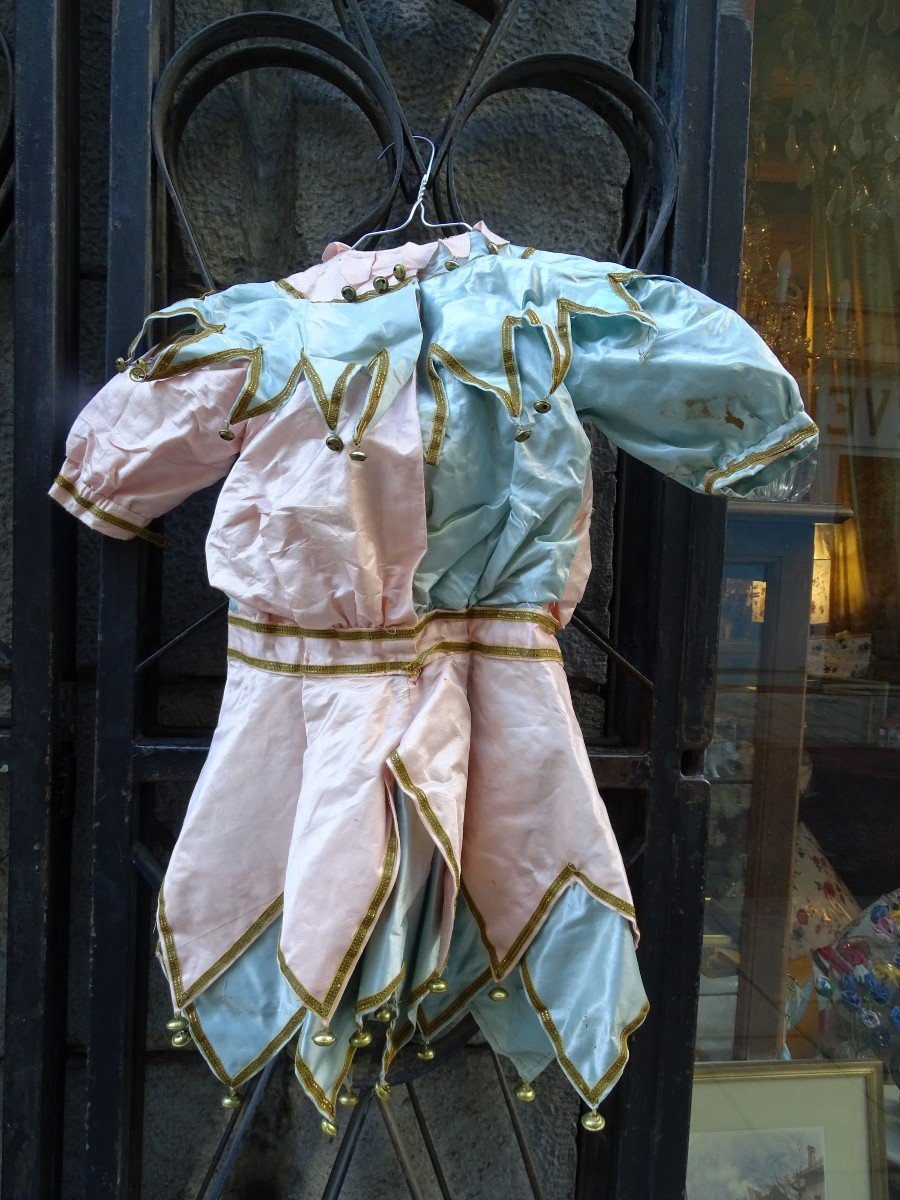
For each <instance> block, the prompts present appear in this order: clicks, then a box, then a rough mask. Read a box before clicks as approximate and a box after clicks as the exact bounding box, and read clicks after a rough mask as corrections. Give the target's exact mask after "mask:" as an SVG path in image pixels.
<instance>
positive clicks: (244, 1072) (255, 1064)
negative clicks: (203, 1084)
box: [185, 1004, 306, 1088]
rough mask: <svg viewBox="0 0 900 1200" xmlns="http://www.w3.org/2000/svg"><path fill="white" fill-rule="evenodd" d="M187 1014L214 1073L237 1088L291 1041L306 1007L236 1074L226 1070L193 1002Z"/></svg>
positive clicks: (195, 1037) (195, 1039)
mask: <svg viewBox="0 0 900 1200" xmlns="http://www.w3.org/2000/svg"><path fill="white" fill-rule="evenodd" d="M185 1016H186V1017H187V1019H188V1024H189V1025H190V1027H191V1033H192V1034H193V1037H194V1041H195V1042H196V1043H197V1045H198V1046H199V1047H200V1048H201V1049H202V1051H203V1053H204V1055H205V1056H206V1060H207V1062H208V1063H209V1065H210V1067H212V1069H213V1071H214V1073H215V1074H216V1075H217V1076H218V1077H219V1079H221V1080H222V1082H223V1083H226V1084H228V1086H229V1087H233V1088H236V1087H240V1085H241V1084H242V1083H245V1082H246V1081H247V1080H248V1079H249V1078H250V1077H251V1075H255V1074H256V1072H257V1071H259V1070H261V1069H262V1068H263V1067H264V1066H265V1065H266V1063H267V1062H268V1061H269V1059H270V1058H271V1057H272V1055H273V1054H274V1053H276V1051H277V1050H279V1049H280V1048H281V1047H282V1046H283V1045H284V1043H285V1042H287V1041H289V1040H290V1038H292V1037H293V1035H294V1034H295V1033H296V1032H297V1030H298V1029H299V1028H300V1026H301V1025H302V1024H303V1018H304V1017H305V1016H306V1009H305V1008H300V1009H298V1010H297V1012H295V1013H294V1015H293V1016H292V1017H291V1018H290V1019H289V1020H288V1021H287V1023H286V1024H285V1025H284V1026H283V1027H282V1028H281V1030H280V1031H279V1032H278V1033H277V1034H276V1035H275V1037H273V1038H272V1040H271V1041H270V1042H269V1043H268V1044H267V1045H266V1046H265V1047H264V1048H263V1049H262V1050H260V1052H259V1054H257V1055H256V1057H255V1058H253V1059H251V1061H250V1062H249V1063H247V1065H246V1066H245V1067H241V1069H240V1071H238V1073H237V1074H236V1075H229V1074H228V1072H227V1071H226V1070H225V1067H224V1066H223V1064H222V1060H221V1059H220V1058H219V1056H218V1054H216V1052H215V1050H214V1049H213V1046H212V1043H211V1042H210V1040H209V1038H208V1037H207V1036H206V1032H205V1030H204V1028H203V1026H202V1024H201V1023H200V1016H199V1014H198V1012H197V1010H196V1008H195V1007H194V1005H193V1004H191V1005H189V1006H188V1007H187V1008H186V1009H185Z"/></svg>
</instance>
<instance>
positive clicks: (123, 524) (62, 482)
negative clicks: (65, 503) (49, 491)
mask: <svg viewBox="0 0 900 1200" xmlns="http://www.w3.org/2000/svg"><path fill="white" fill-rule="evenodd" d="M55 483H56V485H57V487H61V488H62V489H63V491H65V492H68V493H69V495H70V496H71V497H72V499H73V500H74V501H75V502H76V503H77V504H80V505H81V507H82V508H83V509H84V510H85V512H89V513H90V514H91V516H92V517H98V518H99V519H100V520H101V521H106V523H107V524H108V525H115V527H116V528H117V529H124V530H126V531H127V532H128V533H133V534H134V535H135V537H139V538H143V539H144V541H145V542H149V543H150V545H151V546H164V545H165V544H166V539H165V538H164V537H163V536H162V534H161V533H154V532H153V530H152V529H144V527H143V526H142V525H134V524H132V522H131V521H126V520H125V519H124V517H117V516H116V515H115V513H111V512H107V511H106V509H103V508H100V506H99V505H97V504H94V502H93V500H88V498H87V496H82V494H81V492H79V491H78V489H77V488H76V487H75V484H74V483H71V482H70V481H69V480H68V479H66V477H65V476H64V475H57V477H56V480H55Z"/></svg>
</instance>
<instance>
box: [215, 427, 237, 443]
mask: <svg viewBox="0 0 900 1200" xmlns="http://www.w3.org/2000/svg"><path fill="white" fill-rule="evenodd" d="M219 437H220V438H221V439H222V441H223V442H233V441H234V430H233V429H232V428H231V427H230V426H228V425H226V426H225V428H224V429H220V430H219Z"/></svg>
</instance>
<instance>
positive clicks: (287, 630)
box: [228, 608, 559, 642]
mask: <svg viewBox="0 0 900 1200" xmlns="http://www.w3.org/2000/svg"><path fill="white" fill-rule="evenodd" d="M437 620H442V621H468V620H477V621H527V622H529V623H530V624H534V625H540V626H541V627H542V628H544V629H547V630H549V632H550V633H556V631H557V629H559V623H558V622H557V621H554V619H553V617H551V616H550V614H549V613H546V612H541V611H540V610H536V609H529V608H464V609H455V610H454V609H450V610H446V611H442V610H440V609H438V610H436V611H435V612H430V613H426V615H425V616H424V617H422V618H421V620H419V621H417V622H416V624H415V625H408V626H397V625H394V626H389V627H386V628H383V629H312V628H309V627H308V626H306V625H290V624H278V623H270V622H268V621H253V620H251V619H250V618H249V617H241V616H238V615H237V613H229V614H228V624H229V625H234V626H235V628H237V629H247V630H249V631H250V632H251V633H265V634H268V635H270V636H274V637H302V638H333V639H335V640H336V641H339V642H369V641H382V640H384V641H391V640H393V639H394V638H414V637H415V636H416V634H417V633H420V632H421V631H422V630H423V629H425V628H426V627H427V626H428V625H430V624H431V623H432V622H433V621H437Z"/></svg>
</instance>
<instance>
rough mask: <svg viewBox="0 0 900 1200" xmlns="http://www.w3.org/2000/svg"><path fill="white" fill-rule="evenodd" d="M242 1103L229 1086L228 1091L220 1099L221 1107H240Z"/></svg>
mask: <svg viewBox="0 0 900 1200" xmlns="http://www.w3.org/2000/svg"><path fill="white" fill-rule="evenodd" d="M242 1104H243V1101H242V1100H241V1097H240V1095H239V1094H238V1093H237V1092H236V1091H235V1090H234V1088H231V1089H230V1091H227V1092H226V1093H225V1095H224V1096H223V1097H222V1099H221V1105H222V1107H223V1108H240V1107H241V1105H242Z"/></svg>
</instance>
